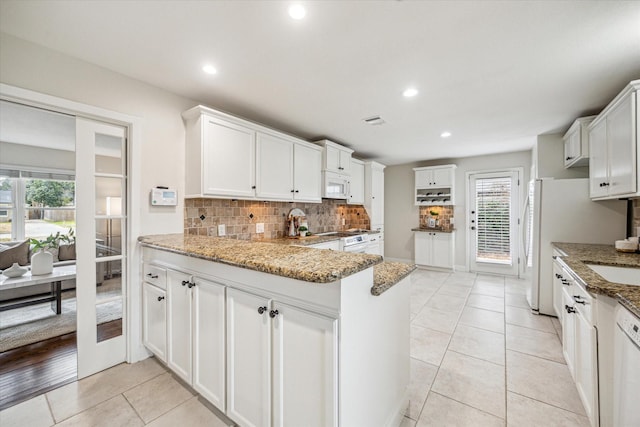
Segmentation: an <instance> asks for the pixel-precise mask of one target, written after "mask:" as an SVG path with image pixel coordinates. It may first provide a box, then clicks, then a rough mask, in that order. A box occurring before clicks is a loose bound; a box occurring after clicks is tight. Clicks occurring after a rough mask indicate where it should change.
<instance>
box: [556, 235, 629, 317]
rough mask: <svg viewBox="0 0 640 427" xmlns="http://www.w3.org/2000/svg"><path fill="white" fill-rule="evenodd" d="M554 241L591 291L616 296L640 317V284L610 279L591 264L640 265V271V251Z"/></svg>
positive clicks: (565, 261) (566, 261)
mask: <svg viewBox="0 0 640 427" xmlns="http://www.w3.org/2000/svg"><path fill="white" fill-rule="evenodd" d="M553 245H554V246H555V247H556V248H558V249H560V250H561V251H562V252H564V253H565V254H567V256H563V257H560V258H561V259H562V261H563V262H564V263H565V264H567V266H568V267H569V268H570V269H571V270H573V272H574V273H575V274H576V275H577V276H579V277H580V279H581V281H582V282H584V284H585V286H586V288H587V290H588V291H590V292H593V293H595V294H604V295H608V296H610V297H612V298H616V299H618V301H619V302H620V303H621V304H622V305H624V306H625V307H626V308H627V309H629V310H630V311H631V312H633V313H634V314H635V315H636V316H638V317H640V286H634V285H624V284H621V283H613V282H609V281H608V280H605V279H604V278H603V277H602V276H600V275H599V274H598V273H596V272H595V271H593V270H592V269H591V268H589V267H588V266H587V264H600V265H611V266H616V267H631V268H638V269H639V270H638V274H639V275H640V254H634V253H624V252H618V251H616V250H615V247H614V246H613V245H595V244H582V243H556V242H554V243H553Z"/></svg>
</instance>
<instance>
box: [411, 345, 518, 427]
mask: <svg viewBox="0 0 640 427" xmlns="http://www.w3.org/2000/svg"><path fill="white" fill-rule="evenodd" d="M504 371H505V369H504V366H500V365H496V364H495V363H491V362H487V361H484V360H480V359H476V358H474V357H470V356H465V355H464V354H460V353H456V352H454V351H447V353H446V354H445V356H444V359H443V360H442V364H441V365H440V369H439V370H438V374H437V375H436V379H435V381H434V382H433V386H432V387H431V390H432V391H434V392H436V393H439V394H441V395H443V396H446V397H449V398H451V399H454V400H457V401H458V402H461V403H464V404H466V405H469V406H472V407H474V408H476V409H479V410H481V411H484V412H488V413H490V414H492V415H495V416H497V417H499V418H503V419H504V417H505V410H506V408H505V373H504ZM423 413H424V410H423Z"/></svg>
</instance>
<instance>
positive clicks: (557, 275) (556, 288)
mask: <svg viewBox="0 0 640 427" xmlns="http://www.w3.org/2000/svg"><path fill="white" fill-rule="evenodd" d="M562 279H563V276H562V267H560V265H558V263H556V262H553V282H552V283H553V310H554V311H555V313H556V316H558V320H559V321H560V324H562V307H563V305H562Z"/></svg>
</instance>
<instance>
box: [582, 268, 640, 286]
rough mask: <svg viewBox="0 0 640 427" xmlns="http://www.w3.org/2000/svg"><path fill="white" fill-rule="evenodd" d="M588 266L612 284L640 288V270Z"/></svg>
mask: <svg viewBox="0 0 640 427" xmlns="http://www.w3.org/2000/svg"><path fill="white" fill-rule="evenodd" d="M587 266H588V267H589V268H590V269H592V270H593V271H595V272H596V273H598V274H599V275H601V276H602V277H603V278H605V279H606V280H608V281H610V282H614V283H622V284H625V285H634V286H640V268H630V267H614V266H611V265H599V264H587Z"/></svg>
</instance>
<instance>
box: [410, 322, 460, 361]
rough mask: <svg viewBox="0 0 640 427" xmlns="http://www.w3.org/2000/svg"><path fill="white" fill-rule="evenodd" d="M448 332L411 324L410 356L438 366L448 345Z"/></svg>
mask: <svg viewBox="0 0 640 427" xmlns="http://www.w3.org/2000/svg"><path fill="white" fill-rule="evenodd" d="M449 339H451V335H450V334H445V333H443V332H438V331H433V330H431V329H427V328H423V327H421V326H413V325H412V326H411V346H410V353H411V357H415V358H416V359H419V360H422V361H423V362H427V363H431V364H432V365H436V366H440V362H441V361H442V358H443V357H444V353H445V352H446V351H447V346H448V345H449Z"/></svg>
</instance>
